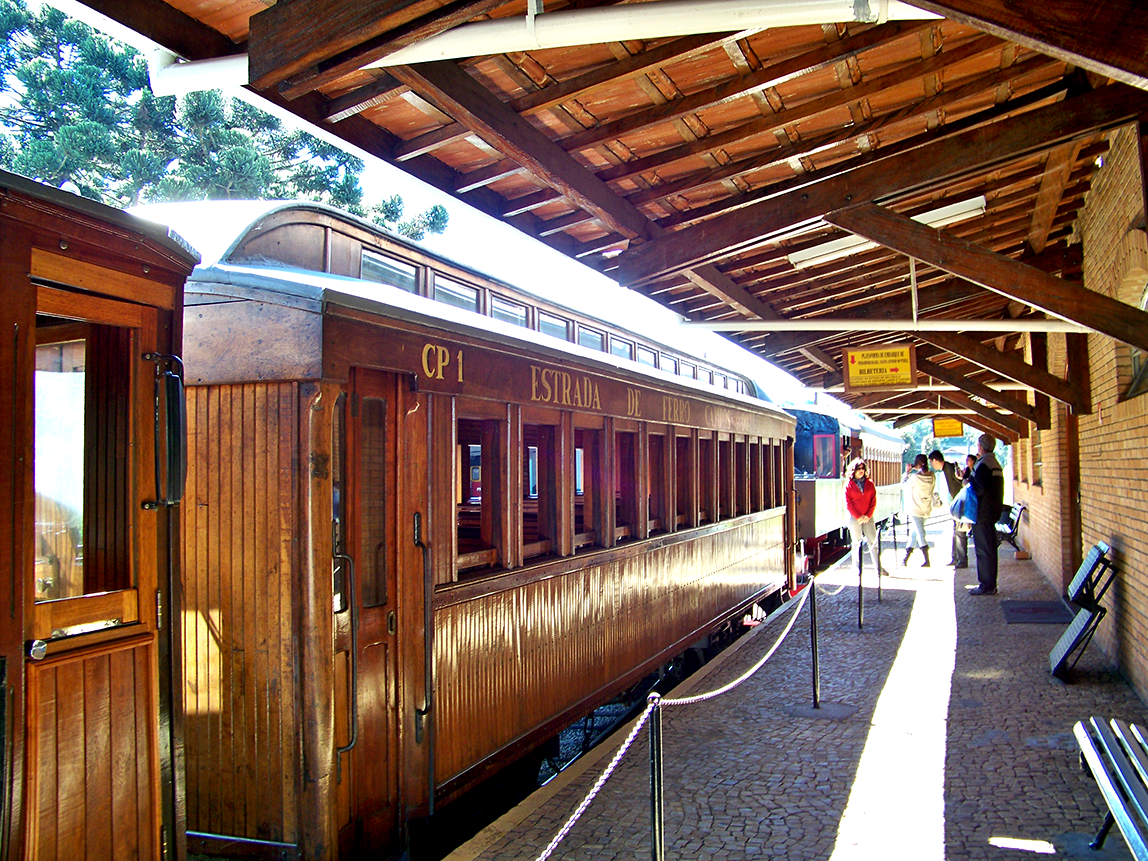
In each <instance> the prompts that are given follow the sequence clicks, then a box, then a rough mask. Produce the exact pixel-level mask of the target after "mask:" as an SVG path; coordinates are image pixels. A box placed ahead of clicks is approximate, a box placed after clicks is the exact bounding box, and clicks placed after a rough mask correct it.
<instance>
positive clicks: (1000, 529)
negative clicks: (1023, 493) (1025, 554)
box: [996, 502, 1024, 550]
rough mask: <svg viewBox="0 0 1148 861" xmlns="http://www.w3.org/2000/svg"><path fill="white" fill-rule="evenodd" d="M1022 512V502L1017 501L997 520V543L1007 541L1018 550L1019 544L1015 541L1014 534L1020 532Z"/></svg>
mask: <svg viewBox="0 0 1148 861" xmlns="http://www.w3.org/2000/svg"><path fill="white" fill-rule="evenodd" d="M1022 514H1024V503H1022V502H1018V503H1016V504H1015V505H1013V506H1012V507H1011V508H1010V509H1009V512H1008V514H1007V515H1006V516H1004V517H1002V518H1001V519H1000V520H998V521H997V524H996V527H997V544H1000V543H1001V542H1002V541H1007V542H1008V543H1009V544H1011V545H1012V546H1013V549H1014V550H1020V546H1019V545H1018V544H1017V543H1016V536H1017V533H1018V532H1020V518H1021V515H1022Z"/></svg>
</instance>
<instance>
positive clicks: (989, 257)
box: [826, 204, 1148, 350]
mask: <svg viewBox="0 0 1148 861" xmlns="http://www.w3.org/2000/svg"><path fill="white" fill-rule="evenodd" d="M826 220H827V221H829V223H831V224H835V225H836V226H838V227H843V228H845V229H846V230H849V231H850V232H852V233H855V234H857V235H858V236H864V237H865V238H866V239H869V240H872V241H873V242H878V243H880V244H881V245H884V246H885V247H886V248H892V249H894V250H896V251H900V252H901V253H902V254H907V255H909V256H911V257H914V258H916V259H917V260H922V261H924V262H926V263H928V264H929V265H930V266H936V267H937V268H938V269H943V270H944V271H946V272H949V273H951V274H953V275H956V276H957V277H959V278H964V279H966V280H968V281H972V282H974V283H976V284H980V285H981V286H982V287H985V288H986V289H988V290H992V291H994V292H996V293H1000V294H1001V295H1002V296H1007V297H1008V298H1010V299H1015V300H1016V301H1018V302H1023V303H1025V304H1026V305H1030V306H1032V307H1033V308H1037V309H1039V310H1041V311H1044V312H1046V313H1048V314H1051V315H1053V316H1055V317H1061V318H1063V319H1065V320H1071V321H1073V322H1075V323H1080V324H1081V325H1083V326H1087V327H1089V328H1090V329H1093V330H1095V331H1097V332H1100V333H1102V334H1105V335H1108V336H1109V337H1111V338H1115V339H1117V340H1119V341H1123V342H1124V343H1126V344H1130V345H1131V346H1133V347H1139V348H1140V349H1142V350H1148V311H1141V310H1140V309H1139V308H1136V307H1134V306H1131V305H1128V304H1127V303H1125V302H1121V301H1119V300H1117V299H1113V298H1112V297H1111V296H1106V295H1104V294H1102V293H1097V292H1095V291H1092V290H1088V289H1086V288H1085V287H1084V286H1083V285H1081V284H1077V283H1073V282H1071V281H1064V280H1062V279H1060V278H1057V277H1055V276H1053V275H1049V274H1047V273H1046V272H1042V271H1041V270H1040V269H1037V268H1035V267H1033V266H1028V265H1026V264H1024V263H1020V262H1018V261H1016V260H1013V259H1012V258H1010V257H1005V256H1004V255H1003V254H997V253H996V252H995V251H991V250H989V249H987V248H982V247H981V246H979V245H975V244H974V243H971V242H968V241H967V240H964V239H961V238H959V237H957V236H954V235H953V234H951V233H948V232H946V231H944V230H936V229H934V228H932V227H929V226H928V225H925V224H921V223H920V222H917V221H913V220H912V219H911V218H906V217H905V216H903V215H900V214H898V213H896V212H892V211H890V210H888V209H885V208H884V207H880V206H877V205H875V204H865V205H863V206H857V207H851V208H849V209H843V210H841V211H839V212H834V213H831V214H829V215H827V216H826Z"/></svg>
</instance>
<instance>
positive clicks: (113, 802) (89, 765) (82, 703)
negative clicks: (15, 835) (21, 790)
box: [25, 634, 160, 861]
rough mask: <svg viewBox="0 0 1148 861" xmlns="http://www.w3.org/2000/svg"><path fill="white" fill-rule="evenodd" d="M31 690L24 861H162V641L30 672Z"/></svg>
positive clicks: (67, 657)
mask: <svg viewBox="0 0 1148 861" xmlns="http://www.w3.org/2000/svg"><path fill="white" fill-rule="evenodd" d="M27 684H28V695H27V696H28V699H27V712H26V723H27V739H28V764H27V767H28V773H29V775H30V780H29V786H28V798H29V802H30V808H29V810H28V825H27V837H28V839H27V845H26V848H25V858H27V859H29V861H31V859H35V861H54V859H61V861H76V859H80V858H82V859H86V861H97V860H98V859H108V861H118V859H121V858H138V859H158V858H159V833H160V811H159V805H158V798H159V746H158V745H159V743H158V737H157V735H156V724H155V720H154V715H155V713H156V710H157V709H158V699H157V698H158V683H157V679H156V645H155V639H154V637H153V636H152V635H150V634H148V635H144V636H140V637H133V638H130V639H127V640H122V641H119V642H117V643H115V644H112V645H111V646H108V647H93V648H89V649H84V650H80V651H76V652H66V653H63V654H61V655H58V656H54V657H50V658H48V659H46V660H44V661H43V662H39V663H34V664H30V665H29V666H28V670H27Z"/></svg>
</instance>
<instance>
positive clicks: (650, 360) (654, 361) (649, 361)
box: [638, 347, 658, 368]
mask: <svg viewBox="0 0 1148 861" xmlns="http://www.w3.org/2000/svg"><path fill="white" fill-rule="evenodd" d="M638 361H639V362H641V363H642V364H643V365H649V366H650V367H651V368H656V367H657V366H658V354H657V353H655V352H654V351H653V350H650V349H647V348H646V347H638Z"/></svg>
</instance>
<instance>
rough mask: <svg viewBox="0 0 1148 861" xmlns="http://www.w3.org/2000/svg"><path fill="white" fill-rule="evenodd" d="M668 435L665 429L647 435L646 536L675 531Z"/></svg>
mask: <svg viewBox="0 0 1148 861" xmlns="http://www.w3.org/2000/svg"><path fill="white" fill-rule="evenodd" d="M667 439H668V435H667V434H666V432H665V430H664V429H661V428H658V429H656V430H655V429H654V428H653V427H651V428H649V429H648V430H647V433H646V476H647V479H646V485H647V487H646V534H647V535H655V534H658V533H662V532H672V531H674V525H675V524H674V523H672V522H671V520H670V513H669V496H668V494H669V492H670V488H671V487H672V484H671V483H670V482H669V481H668V475H667V470H666V468H665V467H666V458H668V457H669V452H668V451H667V447H668V445H669V443H668V441H667Z"/></svg>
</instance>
